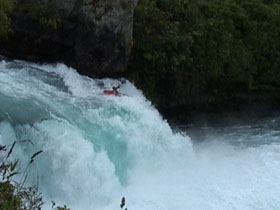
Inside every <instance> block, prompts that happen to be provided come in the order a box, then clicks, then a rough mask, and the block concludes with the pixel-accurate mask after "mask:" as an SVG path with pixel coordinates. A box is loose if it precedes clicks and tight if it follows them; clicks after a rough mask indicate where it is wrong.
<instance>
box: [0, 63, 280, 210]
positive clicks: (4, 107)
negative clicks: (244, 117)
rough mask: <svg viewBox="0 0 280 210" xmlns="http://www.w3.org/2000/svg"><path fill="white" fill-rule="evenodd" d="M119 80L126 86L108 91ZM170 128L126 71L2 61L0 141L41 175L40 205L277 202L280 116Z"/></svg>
mask: <svg viewBox="0 0 280 210" xmlns="http://www.w3.org/2000/svg"><path fill="white" fill-rule="evenodd" d="M117 84H121V88H120V91H121V92H122V93H125V95H122V96H107V95H103V93H102V91H103V90H104V89H111V87H112V86H113V85H117ZM200 129H204V137H203V141H194V140H193V139H191V138H190V137H189V135H188V129H186V131H184V132H182V131H174V130H172V129H171V127H170V126H169V124H168V123H167V121H166V120H164V119H163V118H162V117H161V115H160V114H159V113H158V111H157V110H156V109H155V108H154V107H153V106H152V104H151V103H150V102H149V101H148V100H147V99H146V98H145V97H144V96H143V94H142V92H141V91H140V90H138V89H137V88H135V86H134V85H133V84H132V83H130V82H129V81H125V80H121V81H120V80H112V79H91V78H88V77H85V76H81V75H79V74H78V73H77V72H76V71H75V70H74V69H72V68H69V67H67V66H65V65H63V64H46V65H38V64H34V63H28V62H23V61H1V62H0V145H11V144H12V143H13V142H14V141H15V140H17V141H18V142H24V140H30V141H32V142H33V143H32V144H31V143H28V142H25V143H19V144H17V145H16V147H15V151H14V152H13V158H19V159H20V161H21V164H22V165H24V164H27V163H28V162H29V160H30V157H31V156H32V155H33V154H34V153H35V152H37V151H39V150H42V151H43V152H42V153H41V154H40V155H38V156H37V157H36V159H35V161H34V163H33V164H32V167H31V168H30V171H29V175H28V181H27V184H29V185H33V184H36V183H37V182H39V190H40V192H42V194H43V197H44V201H45V202H46V203H45V205H44V209H51V201H52V200H53V201H55V202H56V203H58V204H61V205H63V204H66V205H67V206H68V207H69V208H70V209H71V210H113V209H114V210H115V209H120V200H121V198H122V197H125V198H126V208H128V209H129V210H279V209H280V116H274V117H272V118H269V119H266V120H263V121H259V122H255V123H252V124H243V125H235V126H227V127H222V128H219V129H216V130H213V129H209V128H200Z"/></svg>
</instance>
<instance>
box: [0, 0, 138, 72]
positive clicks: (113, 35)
mask: <svg viewBox="0 0 280 210" xmlns="http://www.w3.org/2000/svg"><path fill="white" fill-rule="evenodd" d="M137 1H138V0H40V1H39V3H38V0H17V4H16V7H17V8H16V9H15V12H14V14H13V15H12V30H13V33H12V35H11V36H10V37H9V38H8V40H5V41H3V40H2V41H1V43H0V44H1V45H0V48H1V51H0V53H2V54H4V55H8V56H12V57H18V58H21V59H28V60H37V61H48V62H51V61H54V62H57V61H59V62H64V63H66V64H68V65H70V66H73V67H75V68H77V69H78V71H80V72H81V73H83V74H86V75H89V76H117V75H119V74H120V73H122V72H124V71H125V69H126V65H127V61H128V56H129V53H130V50H131V47H132V43H133V41H132V30H133V11H134V8H135V7H136V5H137Z"/></svg>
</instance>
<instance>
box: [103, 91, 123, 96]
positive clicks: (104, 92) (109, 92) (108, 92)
mask: <svg viewBox="0 0 280 210" xmlns="http://www.w3.org/2000/svg"><path fill="white" fill-rule="evenodd" d="M103 94H105V95H115V96H116V95H119V92H118V91H115V90H104V91H103Z"/></svg>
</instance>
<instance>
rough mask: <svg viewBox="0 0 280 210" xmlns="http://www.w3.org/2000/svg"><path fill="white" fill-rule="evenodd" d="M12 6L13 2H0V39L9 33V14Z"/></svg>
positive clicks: (9, 0) (8, 0)
mask: <svg viewBox="0 0 280 210" xmlns="http://www.w3.org/2000/svg"><path fill="white" fill-rule="evenodd" d="M13 4H14V1H13V0H0V38H3V37H6V36H7V33H8V32H9V29H10V20H9V13H10V12H11V11H12V8H13Z"/></svg>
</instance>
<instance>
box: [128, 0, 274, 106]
mask: <svg viewBox="0 0 280 210" xmlns="http://www.w3.org/2000/svg"><path fill="white" fill-rule="evenodd" d="M134 19H135V20H134V48H133V50H132V55H131V58H130V64H129V72H130V74H129V77H130V79H132V80H133V81H134V82H135V83H136V85H137V86H138V87H140V88H141V89H142V90H143V91H144V92H145V93H146V95H147V96H148V97H149V98H150V99H151V100H152V101H153V102H154V103H155V104H156V105H157V106H158V107H161V108H174V107H175V108H176V107H189V106H190V107H192V108H194V107H200V106H202V105H205V104H215V105H223V106H231V103H232V101H240V100H243V99H245V100H257V99H267V98H273V99H276V98H277V99H278V100H279V90H280V71H279V69H280V56H279V55H280V37H279V34H280V1H276V0H275V1H261V0H247V1H242V0H211V1H210V0H208V1H197V0H140V1H139V5H138V7H137V8H136V10H135V18H134Z"/></svg>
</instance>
